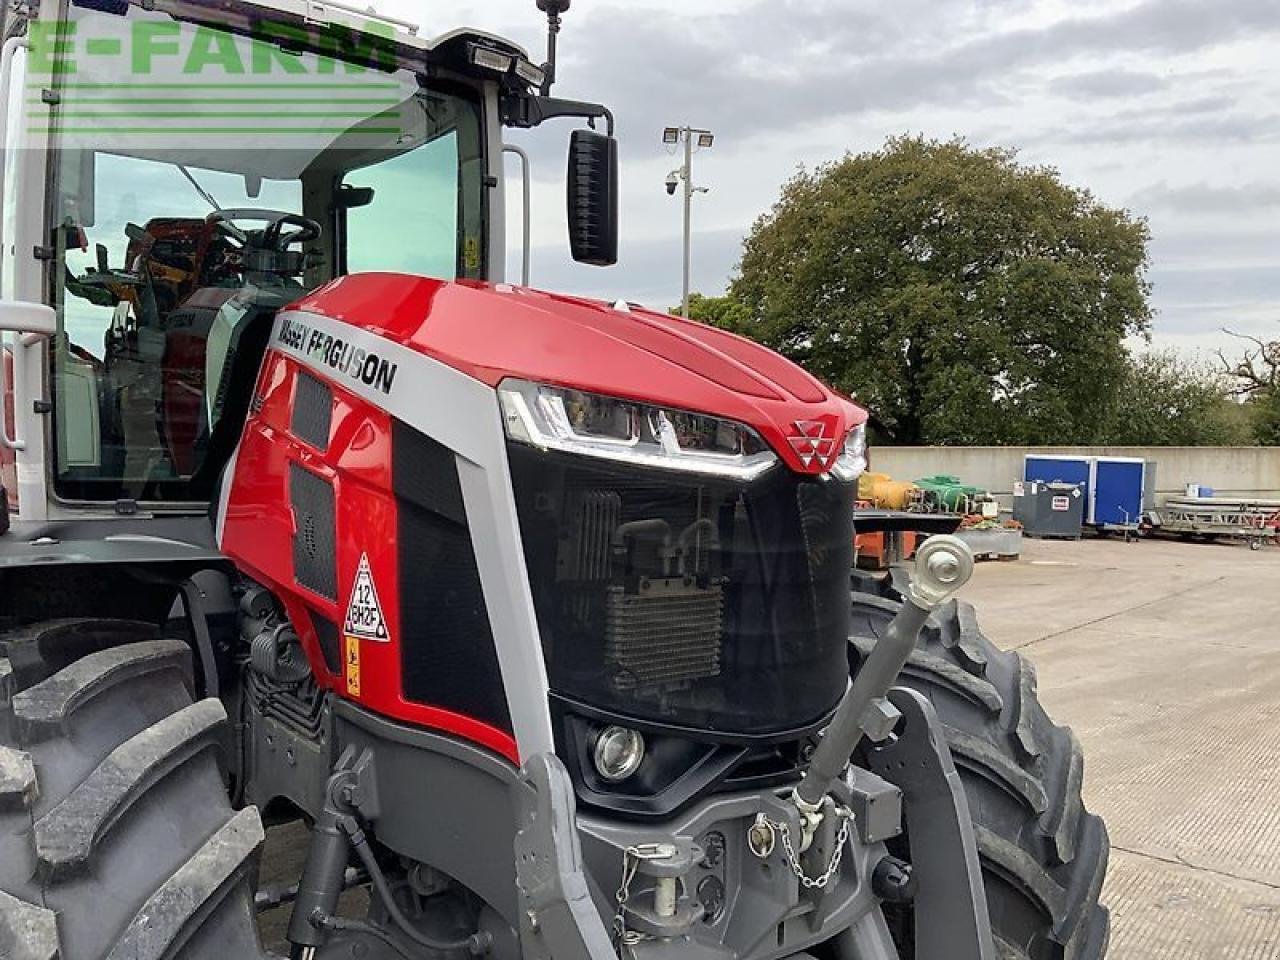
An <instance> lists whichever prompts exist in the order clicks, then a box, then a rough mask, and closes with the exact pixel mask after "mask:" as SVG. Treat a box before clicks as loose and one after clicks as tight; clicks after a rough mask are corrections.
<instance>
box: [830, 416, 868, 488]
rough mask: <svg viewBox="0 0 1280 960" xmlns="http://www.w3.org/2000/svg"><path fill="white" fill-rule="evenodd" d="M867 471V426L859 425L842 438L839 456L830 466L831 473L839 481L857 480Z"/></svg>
mask: <svg viewBox="0 0 1280 960" xmlns="http://www.w3.org/2000/svg"><path fill="white" fill-rule="evenodd" d="M866 469H867V425H866V424H865V423H864V424H860V425H859V426H856V427H854V428H853V429H852V430H850V431H849V433H848V435H847V436H846V437H845V438H844V446H843V447H842V448H841V450H840V456H838V457H836V462H835V463H833V464H832V465H831V472H832V473H833V474H835V475H836V476H837V477H838V478H840V479H841V480H857V479H858V477H860V476H862V474H863V472H864V471H865V470H866Z"/></svg>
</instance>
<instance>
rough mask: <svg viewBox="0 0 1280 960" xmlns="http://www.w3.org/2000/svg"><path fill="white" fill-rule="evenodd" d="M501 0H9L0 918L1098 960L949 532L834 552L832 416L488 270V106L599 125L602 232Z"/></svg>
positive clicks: (453, 951) (1034, 756)
mask: <svg viewBox="0 0 1280 960" xmlns="http://www.w3.org/2000/svg"><path fill="white" fill-rule="evenodd" d="M538 6H539V7H540V8H541V9H542V10H543V11H544V12H546V13H547V14H548V16H549V18H550V25H551V41H550V44H549V46H550V51H549V56H548V60H547V62H546V63H544V64H536V63H534V62H533V61H531V60H530V59H529V57H528V55H527V54H525V53H524V51H522V50H520V49H519V48H518V47H516V46H515V45H513V44H511V43H508V42H506V41H503V40H500V39H497V38H494V37H492V36H488V35H484V34H480V33H476V32H469V31H455V32H453V33H450V34H447V35H445V36H443V37H440V38H439V39H437V40H425V39H423V38H421V37H419V36H418V35H417V32H416V30H414V29H412V28H409V27H408V26H407V25H405V24H400V23H397V22H394V21H386V20H382V19H379V18H377V17H375V16H374V15H372V14H364V13H357V12H353V11H348V10H347V9H346V8H343V7H341V6H339V5H336V4H324V5H320V4H315V3H306V4H301V3H295V2H293V0H218V2H214V0H70V2H64V3H61V4H58V3H52V2H45V3H40V4H38V5H37V4H34V3H29V2H19V3H18V4H17V5H14V4H12V3H10V2H7V0H6V3H5V5H4V8H3V10H4V20H3V37H4V48H3V49H4V57H3V62H2V63H0V78H3V80H4V88H3V89H4V91H5V92H4V93H3V95H0V107H3V108H4V109H5V114H4V116H3V117H2V118H0V131H4V132H5V135H6V137H7V138H8V139H7V140H6V142H5V144H4V147H5V151H4V158H3V165H2V166H0V172H2V174H3V181H2V182H0V201H2V202H3V204H4V207H3V211H2V212H3V217H2V218H0V225H2V229H3V234H2V235H0V250H2V251H3V255H2V257H3V259H2V260H0V281H2V282H3V288H2V289H0V297H2V298H3V299H2V300H0V331H9V334H8V335H7V348H6V349H7V356H6V360H5V364H4V366H3V367H2V368H0V369H3V370H4V371H5V373H4V387H5V398H6V402H7V404H8V407H7V416H6V418H5V422H4V423H3V431H0V440H2V441H3V444H4V446H5V447H6V448H7V449H8V450H11V451H12V452H13V454H12V457H13V458H12V461H11V463H12V465H13V468H14V469H13V471H12V473H11V474H10V476H11V478H12V479H11V481H10V482H11V483H12V485H13V487H14V489H13V490H11V493H12V494H16V498H17V507H18V510H17V513H16V515H15V516H14V518H13V523H12V527H11V529H10V530H9V531H8V532H7V533H5V534H3V535H0V957H4V958H6V960H8V958H15V960H53V958H55V957H57V958H61V960H107V958H111V960H116V958H119V960H124V958H128V960H142V958H156V960H159V958H170V960H211V958H217V960H241V958H246V960H248V958H259V957H263V956H266V955H267V953H266V950H265V948H264V946H263V938H262V931H261V930H260V927H259V923H258V920H257V914H258V913H259V912H260V911H261V910H263V909H264V908H269V907H270V908H275V907H280V906H281V905H284V906H286V907H287V908H288V909H289V910H290V911H291V912H290V919H289V921H288V925H287V929H286V930H284V931H283V933H282V936H279V937H278V939H282V940H283V941H285V942H286V943H287V945H286V946H285V947H284V949H287V950H288V951H289V952H290V954H291V956H292V957H294V958H297V960H321V958H323V960H357V958H359V960H392V958H432V960H435V958H441V960H445V958H465V957H481V956H485V957H493V958H495V960H517V958H528V960H535V958H549V957H555V958H556V960H612V958H615V957H624V958H625V957H633V958H636V960H666V958H689V960H774V958H820V960H890V958H918V960H943V958H946V960H955V958H974V960H978V958H982V960H993V958H996V957H1009V958H1022V960H1058V958H1066V957H1070V958H1084V960H1094V958H1098V957H1101V956H1102V955H1103V953H1104V952H1105V948H1106V942H1107V932H1108V922H1107V912H1106V910H1105V909H1104V908H1103V907H1101V906H1100V905H1099V903H1098V897H1099V891H1100V888H1101V884H1102V879H1103V875H1104V872H1105V867H1106V859H1107V839H1106V832H1105V829H1104V828H1103V825H1102V823H1101V822H1100V821H1099V820H1098V819H1097V818H1096V817H1093V816H1091V815H1089V814H1088V813H1087V812H1086V811H1085V809H1084V807H1083V805H1082V803H1081V799H1080V786H1081V759H1080V750H1079V747H1078V745H1077V744H1076V741H1075V740H1074V738H1073V737H1072V736H1071V734H1070V733H1069V732H1068V731H1066V730H1064V729H1062V728H1059V727H1055V726H1054V725H1053V724H1052V723H1051V722H1050V721H1049V719H1048V718H1047V717H1046V716H1045V714H1044V712H1043V710H1042V709H1041V708H1040V706H1039V704H1038V702H1037V700H1036V696H1035V679H1034V675H1033V673H1032V672H1031V669H1030V667H1029V666H1028V665H1027V664H1026V663H1025V662H1024V661H1023V660H1022V659H1021V658H1019V657H1018V656H1017V655H1016V654H1006V653H1002V652H1000V651H999V650H998V649H996V648H995V647H994V646H993V645H992V644H991V643H990V642H988V641H987V640H986V639H985V638H984V637H983V636H982V634H981V633H980V632H979V631H978V629H977V626H976V624H975V622H974V619H973V614H972V610H971V609H970V608H969V607H968V606H966V605H964V604H962V603H957V602H956V601H954V600H952V599H950V598H951V595H952V594H953V593H954V591H955V590H956V589H958V588H959V587H960V586H961V585H963V583H964V582H965V580H966V579H967V577H968V574H969V571H970V570H971V566H970V564H971V559H970V558H969V557H968V555H967V553H966V552H965V550H964V548H963V546H962V545H960V544H958V543H957V542H954V541H952V540H950V539H949V538H946V537H935V538H932V539H931V540H930V541H928V542H927V543H926V544H925V545H924V546H922V547H921V549H920V552H919V557H918V559H917V567H916V573H915V576H914V578H913V579H912V580H911V581H910V582H909V583H906V582H904V583H903V584H902V585H901V593H899V592H898V591H896V590H894V589H893V588H892V587H890V586H889V585H887V584H884V583H880V582H876V581H870V580H864V579H860V578H856V575H855V574H853V572H852V563H851V560H852V556H851V554H852V542H853V522H854V515H853V502H854V496H855V487H856V481H857V478H858V475H859V473H860V472H861V471H862V470H863V469H864V466H865V448H864V423H865V420H866V414H865V413H864V411H862V410H861V409H859V408H858V407H857V406H855V405H853V404H852V403H850V402H848V401H846V400H844V399H842V398H841V397H839V396H837V395H835V394H833V393H832V392H831V391H829V390H827V389H826V388H825V387H823V386H822V385H821V384H820V383H818V382H817V381H816V380H814V379H813V378H812V377H810V376H809V375H808V374H806V373H805V372H804V371H803V370H800V369H799V368H797V367H795V366H793V365H792V364H790V363H789V362H787V361H786V360H784V359H782V358H780V357H778V356H776V355H774V354H772V353H770V352H768V351H766V350H765V349H763V348H761V347H759V346H757V345H755V344H753V343H751V342H749V341H746V340H743V339H740V338H737V337H734V336H731V335H729V334H727V333H723V332H720V331H717V330H715V329H712V328H708V327H705V326H701V325H698V324H695V323H690V322H687V321H683V320H680V319H676V318H672V317H669V316H664V315H660V314H655V313H651V312H648V311H645V310H643V309H640V308H638V307H636V306H634V305H631V304H627V303H624V302H619V303H615V304H609V303H600V302H594V301H590V300H584V299H577V298H572V297H565V296H557V295H554V294H549V293H542V292H538V291H535V290H532V289H529V288H528V287H527V285H526V286H513V285H509V284H507V283H504V282H503V279H502V269H503V262H504V259H505V253H506V246H505V219H506V205H505V203H504V177H503V158H504V147H503V141H502V136H503V130H504V129H507V128H527V127H532V126H536V125H539V124H542V123H544V122H547V121H549V120H552V119H554V118H558V117H576V118H580V119H581V120H585V121H588V122H589V123H590V124H591V126H592V127H593V128H594V127H595V126H596V125H600V124H602V125H603V126H604V128H605V129H604V131H597V130H596V129H585V128H584V129H579V130H577V131H575V132H574V133H573V135H572V138H571V142H570V150H569V169H568V215H569V233H570V239H571V245H572V249H573V254H574V256H575V258H576V259H578V260H579V261H583V262H587V263H594V264H610V263H613V262H614V261H615V260H616V255H617V147H616V142H615V141H614V139H613V119H612V117H611V115H610V114H609V111H608V110H606V109H605V108H604V107H602V106H599V105H596V104H592V103H585V102H580V101H574V100H566V99H560V98H556V97H553V96H551V94H550V90H551V84H552V81H553V79H554V69H555V35H556V33H557V32H558V30H559V26H560V15H561V14H562V13H563V12H564V11H565V10H566V9H567V8H568V6H569V3H568V0H539V3H538ZM121 51H123V52H121ZM140 64H141V65H143V66H145V68H146V69H145V70H142V69H141V67H140V66H139V65H140ZM130 71H132V72H130ZM139 71H141V72H139ZM121 102H124V103H126V104H127V109H121V108H120V106H119V104H120V103H121ZM113 103H114V104H115V106H113ZM223 203H226V204H227V205H226V206H223V205H222V204H223ZM91 247H92V249H93V250H94V253H93V255H92V256H91V255H90V253H89V251H90V248H91ZM428 278H438V279H428ZM851 588H852V590H853V592H852V593H851ZM289 824H294V825H295V826H294V827H293V829H294V831H295V833H298V832H299V828H298V826H297V825H299V824H300V825H301V827H302V828H303V829H302V830H301V831H300V832H301V834H302V835H303V836H304V837H305V840H304V843H305V857H304V860H305V866H304V867H302V868H301V869H300V870H299V871H298V872H297V875H295V876H292V877H289V876H286V875H285V874H286V873H287V870H288V868H287V864H286V863H284V862H283V861H282V862H267V863H263V864H260V863H259V859H260V850H261V848H262V845H263V842H264V836H265V835H266V831H268V830H273V829H275V828H277V827H284V826H285V825H289ZM260 867H261V868H262V870H261V872H262V873H263V874H264V875H268V876H270V877H271V878H272V880H273V882H272V883H271V884H269V885H260V884H259V882H258V877H259V872H260ZM357 888H358V889H359V890H362V891H364V895H363V896H360V895H354V894H353V895H349V896H347V897H344V896H343V894H344V893H345V892H347V891H352V890H355V889H357ZM353 896H354V899H355V901H356V902H357V903H358V904H359V905H360V906H359V907H358V908H357V909H353V908H352V906H351V903H352V899H353ZM270 940H271V937H268V941H270ZM268 945H270V944H268Z"/></svg>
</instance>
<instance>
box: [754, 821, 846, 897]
mask: <svg viewBox="0 0 1280 960" xmlns="http://www.w3.org/2000/svg"><path fill="white" fill-rule="evenodd" d="M835 815H836V816H837V817H839V818H840V821H841V822H840V831H839V833H837V834H836V845H835V849H834V850H833V851H832V852H831V862H830V863H828V864H827V869H826V870H823V871H822V873H821V874H819V875H818V876H816V877H810V876H807V875H806V874H805V872H804V867H802V866H800V858H799V857H797V856H796V850H795V847H794V846H793V845H792V843H791V829H790V827H788V826H787V825H786V824H785V823H778V822H777V821H776V820H770V819H769V818H768V817H764V816H762V817H761V819H762V820H763V821H764V822H765V823H767V824H768V825H769V826H770V827H772V828H773V829H774V830H775V831H777V832H778V833H779V834H781V835H782V849H783V851H784V852H785V853H786V855H787V865H788V866H790V867H791V872H792V873H794V874H795V875H796V879H797V880H799V881H800V885H801V886H802V887H804V888H805V889H806V890H815V889H817V890H821V889H822V888H823V887H825V886H826V885H827V884H829V883H830V882H831V879H832V877H834V876H835V875H836V871H838V870H839V869H840V859H841V858H842V857H843V856H844V848H845V844H846V843H848V841H849V824H850V823H851V822H852V821H853V811H851V810H850V809H849V808H848V807H836V808H835Z"/></svg>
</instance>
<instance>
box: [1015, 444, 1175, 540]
mask: <svg viewBox="0 0 1280 960" xmlns="http://www.w3.org/2000/svg"><path fill="white" fill-rule="evenodd" d="M1155 467H1156V465H1155V463H1154V462H1153V461H1149V460H1140V459H1138V458H1135V457H1088V456H1083V455H1080V454H1049V453H1029V454H1027V456H1026V458H1025V460H1024V461H1023V470H1022V474H1023V475H1022V479H1023V480H1024V481H1026V482H1027V483H1031V482H1032V481H1038V482H1040V483H1075V484H1079V485H1080V488H1081V492H1082V493H1083V494H1084V498H1085V501H1084V502H1085V511H1084V522H1085V523H1086V524H1087V525H1089V526H1093V527H1135V526H1137V524H1138V521H1139V520H1140V519H1141V517H1142V515H1143V514H1144V513H1145V512H1146V511H1148V510H1151V509H1152V508H1153V507H1154V506H1155V502H1154V492H1155Z"/></svg>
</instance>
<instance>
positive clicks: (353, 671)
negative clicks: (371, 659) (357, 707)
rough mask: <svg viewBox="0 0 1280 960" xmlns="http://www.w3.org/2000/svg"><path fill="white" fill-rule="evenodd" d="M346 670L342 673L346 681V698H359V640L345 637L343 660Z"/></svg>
mask: <svg viewBox="0 0 1280 960" xmlns="http://www.w3.org/2000/svg"><path fill="white" fill-rule="evenodd" d="M343 659H344V660H345V661H346V668H345V669H344V671H343V674H344V676H345V677H346V680H347V696H349V697H358V696H360V638H359V637H352V636H348V637H347V655H346V656H345V657H344V658H343Z"/></svg>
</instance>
